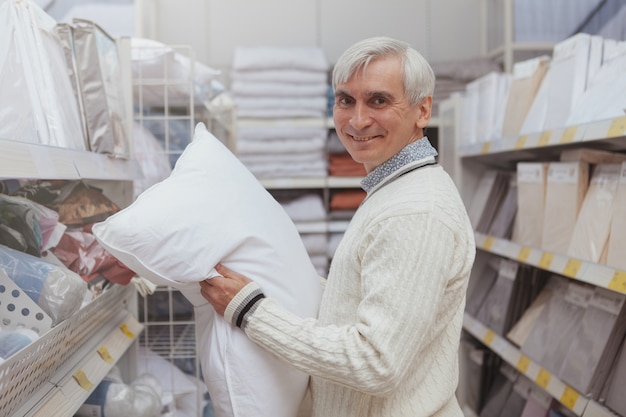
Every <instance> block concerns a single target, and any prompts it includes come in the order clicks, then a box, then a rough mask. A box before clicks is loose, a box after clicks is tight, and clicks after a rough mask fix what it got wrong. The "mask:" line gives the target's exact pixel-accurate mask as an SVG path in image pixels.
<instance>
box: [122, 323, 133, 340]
mask: <svg viewBox="0 0 626 417" xmlns="http://www.w3.org/2000/svg"><path fill="white" fill-rule="evenodd" d="M120 330H121V331H122V333H124V334H125V335H126V336H127V337H128V338H129V339H133V338H134V337H135V333H133V332H131V331H130V329H129V328H128V326H127V325H126V323H124V324H122V325H121V326H120Z"/></svg>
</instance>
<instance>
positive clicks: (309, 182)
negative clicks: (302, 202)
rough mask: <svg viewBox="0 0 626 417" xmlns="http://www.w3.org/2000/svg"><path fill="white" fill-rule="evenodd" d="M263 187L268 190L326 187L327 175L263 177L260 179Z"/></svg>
mask: <svg viewBox="0 0 626 417" xmlns="http://www.w3.org/2000/svg"><path fill="white" fill-rule="evenodd" d="M259 182H260V183H261V185H263V187H265V188H267V189H268V190H284V189H289V188H296V189H305V188H307V189H308V188H324V187H326V177H312V178H305V177H303V178H295V177H292V178H287V177H286V178H262V179H260V180H259Z"/></svg>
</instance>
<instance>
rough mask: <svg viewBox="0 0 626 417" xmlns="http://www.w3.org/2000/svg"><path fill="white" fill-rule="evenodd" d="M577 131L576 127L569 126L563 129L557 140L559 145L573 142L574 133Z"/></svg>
mask: <svg viewBox="0 0 626 417" xmlns="http://www.w3.org/2000/svg"><path fill="white" fill-rule="evenodd" d="M577 131H578V126H570V127H567V128H565V130H564V131H563V135H562V136H561V139H560V140H559V142H560V143H570V142H572V141H573V140H574V137H575V136H576V132H577Z"/></svg>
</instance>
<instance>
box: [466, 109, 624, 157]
mask: <svg viewBox="0 0 626 417" xmlns="http://www.w3.org/2000/svg"><path fill="white" fill-rule="evenodd" d="M624 136H626V116H622V117H617V118H614V119H606V120H600V121H595V122H591V123H585V124H581V125H573V126H567V127H562V128H558V129H551V130H546V131H542V132H537V133H532V134H525V135H520V136H518V137H515V138H502V139H496V140H492V141H487V142H481V143H473V144H469V145H461V147H460V149H459V151H460V156H461V157H472V156H479V155H492V154H497V153H502V152H509V151H515V152H517V151H523V150H534V149H537V148H541V147H547V146H563V145H570V144H576V143H581V144H584V143H585V142H595V141H608V140H611V139H616V138H622V137H624Z"/></svg>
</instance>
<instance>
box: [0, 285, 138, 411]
mask: <svg viewBox="0 0 626 417" xmlns="http://www.w3.org/2000/svg"><path fill="white" fill-rule="evenodd" d="M134 295H135V291H134V288H133V287H132V286H131V287H125V286H118V285H116V286H113V287H112V288H110V289H109V290H108V291H106V292H104V293H103V294H102V295H100V296H99V297H98V298H96V299H95V300H93V301H92V302H91V303H89V304H87V305H86V306H84V307H83V308H82V309H80V310H79V311H78V312H76V313H75V314H74V315H72V316H71V317H70V318H68V319H67V320H65V321H63V322H61V323H60V324H58V325H57V326H56V327H54V328H52V329H51V330H49V331H48V332H46V333H45V334H43V335H42V336H41V337H40V338H39V339H37V340H35V341H34V342H33V343H31V344H30V345H28V346H26V347H25V348H24V349H22V350H20V351H19V352H18V353H16V354H15V355H13V356H11V357H10V358H9V359H8V360H7V361H6V362H4V363H2V364H1V365H0V415H1V416H9V415H10V416H29V417H30V416H38V417H39V416H41V417H43V416H45V417H50V416H70V415H73V413H74V412H75V411H76V410H78V408H79V407H80V406H81V405H82V404H83V403H84V401H85V399H87V397H88V396H89V394H90V393H91V391H92V390H93V389H94V388H95V385H97V384H98V383H99V382H100V381H101V380H102V378H104V376H105V375H106V374H107V373H108V372H109V370H110V369H111V368H112V367H113V366H114V365H115V363H116V362H117V361H118V360H119V359H120V358H121V357H122V356H123V355H124V353H125V352H126V351H127V350H128V348H129V347H130V346H131V345H132V344H133V342H134V340H135V339H136V337H137V335H138V334H139V333H140V332H141V330H142V328H143V326H142V325H141V324H139V323H138V322H137V321H136V320H135V318H134V316H133V315H132V314H131V313H130V310H129V305H130V302H131V299H130V298H131V297H133V296H134Z"/></svg>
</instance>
